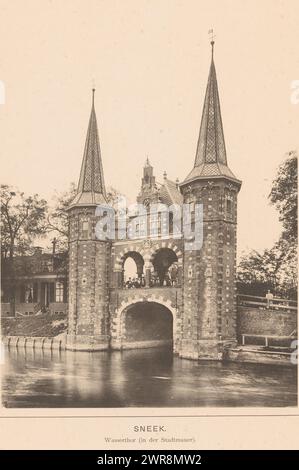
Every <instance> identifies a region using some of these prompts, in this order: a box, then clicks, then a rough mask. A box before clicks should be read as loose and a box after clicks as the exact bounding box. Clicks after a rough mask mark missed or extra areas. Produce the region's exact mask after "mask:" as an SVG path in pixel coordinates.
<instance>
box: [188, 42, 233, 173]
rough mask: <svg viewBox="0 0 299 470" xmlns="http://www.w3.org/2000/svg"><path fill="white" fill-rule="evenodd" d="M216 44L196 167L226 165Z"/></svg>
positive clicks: (212, 44)
mask: <svg viewBox="0 0 299 470" xmlns="http://www.w3.org/2000/svg"><path fill="white" fill-rule="evenodd" d="M214 44H215V42H214V41H211V46H212V59H211V66H210V73H209V78H208V85H207V89H206V95H205V101H204V107H203V114H202V119H201V125H200V131H199V138H198V143H197V150H196V157H195V166H199V165H201V164H202V163H216V162H219V163H222V164H223V165H226V149H225V142H224V134H223V126H222V119H221V111H220V101H219V94H218V84H217V76H216V69H215V64H214Z"/></svg>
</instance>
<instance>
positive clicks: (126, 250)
mask: <svg viewBox="0 0 299 470" xmlns="http://www.w3.org/2000/svg"><path fill="white" fill-rule="evenodd" d="M130 253H137V254H139V255H140V256H142V258H143V259H144V262H146V259H147V256H146V252H145V250H144V249H143V248H141V249H139V247H137V246H134V245H128V246H126V247H123V249H122V251H121V252H120V253H118V254H117V255H116V260H115V269H116V270H117V269H122V267H123V263H124V261H125V260H126V258H127V257H128V256H129V255H130Z"/></svg>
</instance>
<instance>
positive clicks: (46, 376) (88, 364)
mask: <svg viewBox="0 0 299 470" xmlns="http://www.w3.org/2000/svg"><path fill="white" fill-rule="evenodd" d="M0 367H1V375H2V403H3V405H4V406H6V407H9V408H19V407H27V408H35V407H36V408H50V407H55V408H58V407H100V408H105V407H193V406H194V407H206V406H210V407H244V406H246V407H248V406H249V407H273V406H279V407H285V406H296V405H297V374H296V368H295V367H293V368H285V367H280V366H269V365H263V364H241V363H239V364H238V363H225V364H224V363H219V362H203V363H198V362H196V361H190V360H186V359H180V358H178V357H174V356H173V355H172V352H171V351H170V350H169V349H144V350H134V351H122V352H118V351H115V352H97V353H87V352H71V351H62V352H58V351H53V352H51V351H33V350H28V351H25V350H24V349H19V350H17V349H11V350H6V351H5V360H4V363H3V364H2V365H1V366H0Z"/></svg>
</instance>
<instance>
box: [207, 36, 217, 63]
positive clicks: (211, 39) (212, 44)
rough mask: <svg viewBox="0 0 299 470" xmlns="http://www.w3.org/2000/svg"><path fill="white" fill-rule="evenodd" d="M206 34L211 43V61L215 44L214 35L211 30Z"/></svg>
mask: <svg viewBox="0 0 299 470" xmlns="http://www.w3.org/2000/svg"><path fill="white" fill-rule="evenodd" d="M208 34H209V35H210V41H211V46H212V59H213V56H214V44H215V37H216V36H215V34H214V30H213V29H209V31H208Z"/></svg>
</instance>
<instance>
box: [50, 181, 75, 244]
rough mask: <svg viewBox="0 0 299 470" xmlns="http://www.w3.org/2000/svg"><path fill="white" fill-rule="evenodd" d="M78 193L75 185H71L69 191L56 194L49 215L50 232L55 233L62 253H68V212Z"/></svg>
mask: <svg viewBox="0 0 299 470" xmlns="http://www.w3.org/2000/svg"><path fill="white" fill-rule="evenodd" d="M76 192H77V188H76V185H75V183H71V184H70V186H69V189H68V191H64V192H63V193H61V194H57V193H56V194H55V195H54V198H53V207H52V208H51V209H50V210H49V213H48V217H47V220H48V227H47V228H48V231H49V232H54V235H55V238H56V243H57V244H58V247H59V250H60V251H66V250H67V246H68V212H67V209H68V208H69V206H70V204H71V202H72V200H73V199H74V197H75V195H76Z"/></svg>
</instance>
